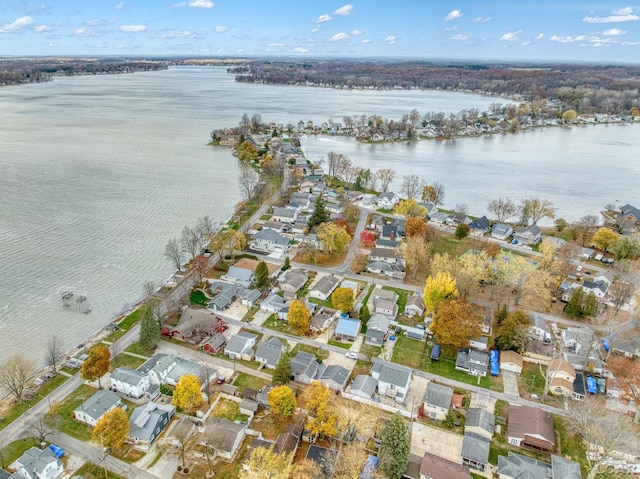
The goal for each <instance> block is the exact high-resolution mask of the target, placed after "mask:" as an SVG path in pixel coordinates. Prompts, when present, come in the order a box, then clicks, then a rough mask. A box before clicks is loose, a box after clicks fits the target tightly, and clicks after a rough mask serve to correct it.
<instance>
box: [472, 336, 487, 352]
mask: <svg viewBox="0 0 640 479" xmlns="http://www.w3.org/2000/svg"><path fill="white" fill-rule="evenodd" d="M469 346H471V347H472V348H474V349H479V350H480V351H486V350H487V349H488V348H489V338H487V337H486V336H480V337H479V338H475V339H472V340H470V341H469Z"/></svg>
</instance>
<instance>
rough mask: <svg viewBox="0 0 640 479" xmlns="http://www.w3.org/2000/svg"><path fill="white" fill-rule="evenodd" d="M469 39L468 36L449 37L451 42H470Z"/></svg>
mask: <svg viewBox="0 0 640 479" xmlns="http://www.w3.org/2000/svg"><path fill="white" fill-rule="evenodd" d="M468 39H469V37H468V36H466V35H453V36H451V37H449V40H468Z"/></svg>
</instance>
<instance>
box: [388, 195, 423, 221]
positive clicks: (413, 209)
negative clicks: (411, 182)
mask: <svg viewBox="0 0 640 479" xmlns="http://www.w3.org/2000/svg"><path fill="white" fill-rule="evenodd" d="M393 211H394V213H396V214H397V215H405V216H410V217H412V218H413V217H424V216H427V215H428V214H429V211H428V210H427V209H426V208H425V207H424V206H420V205H419V204H418V202H417V201H416V200H414V199H413V198H408V199H406V200H402V201H400V203H398V204H397V205H396V206H395V207H394V208H393Z"/></svg>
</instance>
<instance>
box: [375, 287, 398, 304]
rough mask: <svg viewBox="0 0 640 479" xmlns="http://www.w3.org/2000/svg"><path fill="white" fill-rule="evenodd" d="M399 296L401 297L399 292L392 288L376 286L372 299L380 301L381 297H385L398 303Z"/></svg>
mask: <svg viewBox="0 0 640 479" xmlns="http://www.w3.org/2000/svg"><path fill="white" fill-rule="evenodd" d="M398 298H399V296H398V293H396V292H395V291H393V290H392V289H382V288H375V289H374V290H373V292H372V293H371V299H372V300H373V301H379V300H381V299H384V300H387V301H391V302H392V303H397V302H398Z"/></svg>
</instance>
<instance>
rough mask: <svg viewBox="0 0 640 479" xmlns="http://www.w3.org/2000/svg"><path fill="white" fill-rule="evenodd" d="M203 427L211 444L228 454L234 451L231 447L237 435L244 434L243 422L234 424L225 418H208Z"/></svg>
mask: <svg viewBox="0 0 640 479" xmlns="http://www.w3.org/2000/svg"><path fill="white" fill-rule="evenodd" d="M205 427H206V429H207V430H208V433H209V434H207V437H208V438H209V441H210V443H211V445H212V446H213V447H215V448H216V449H219V450H220V451H223V452H226V453H229V454H231V453H233V452H234V451H233V450H232V449H233V445H234V444H235V442H236V439H237V438H238V435H239V434H242V435H244V424H236V423H234V422H231V421H229V420H228V419H226V418H217V417H214V418H209V419H208V420H207V423H206V426H205Z"/></svg>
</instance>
